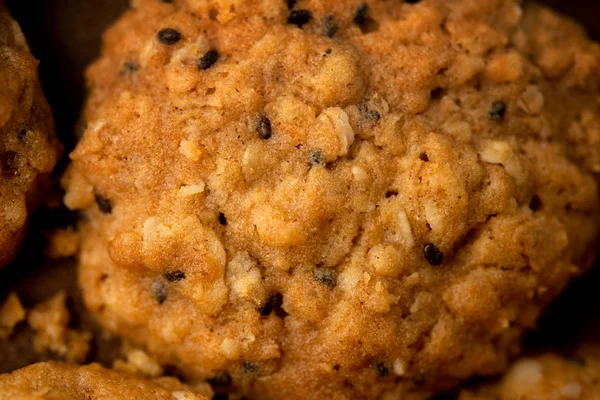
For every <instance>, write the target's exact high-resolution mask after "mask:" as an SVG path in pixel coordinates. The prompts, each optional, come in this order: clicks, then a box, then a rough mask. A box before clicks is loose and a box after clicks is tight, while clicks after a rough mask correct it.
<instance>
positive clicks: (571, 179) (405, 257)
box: [64, 0, 600, 399]
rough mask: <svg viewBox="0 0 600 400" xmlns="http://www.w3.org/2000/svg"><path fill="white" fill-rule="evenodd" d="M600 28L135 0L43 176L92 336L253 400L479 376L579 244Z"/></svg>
mask: <svg viewBox="0 0 600 400" xmlns="http://www.w3.org/2000/svg"><path fill="white" fill-rule="evenodd" d="M599 71H600V47H599V46H598V45H597V44H595V43H593V42H591V41H590V40H589V39H588V38H587V37H586V35H585V33H584V32H583V31H582V29H581V28H580V27H579V26H578V25H576V24H575V23H573V22H571V21H569V20H567V19H565V18H563V17H561V16H559V15H556V14H555V13H553V12H551V11H550V10H548V9H546V8H542V7H539V6H535V5H529V6H527V8H525V9H523V8H522V7H521V4H520V2H518V1H514V0H489V1H480V0H444V1H442V0H422V1H399V0H398V1H379V0H371V1H366V2H362V1H355V0H340V1H335V2H334V1H324V0H299V1H287V2H285V1H282V0H261V1H259V0H244V1H241V0H211V1H196V0H174V1H172V2H164V1H159V0H137V1H134V2H133V6H132V9H131V10H130V11H128V12H127V13H126V14H125V15H124V16H123V17H122V18H121V19H120V20H119V21H118V22H117V23H116V24H115V25H114V26H113V27H112V28H111V29H110V30H109V31H108V32H107V33H106V35H105V41H104V50H103V53H102V56H101V58H100V59H99V60H98V61H97V62H96V63H95V64H93V65H92V66H91V67H90V69H89V70H88V73H87V78H88V85H89V89H90V93H89V99H88V103H87V107H86V110H85V113H84V118H85V121H86V123H87V129H86V131H85V133H84V135H83V138H82V140H81V142H80V143H79V145H78V146H77V148H76V150H75V151H74V152H73V153H72V154H71V158H72V160H73V162H72V165H71V167H70V169H69V171H68V173H67V174H66V176H65V178H64V185H65V188H66V190H67V193H66V196H65V204H66V205H67V206H68V207H69V208H71V209H73V210H81V212H82V213H83V214H84V216H85V217H84V218H83V219H82V223H81V225H80V227H79V232H81V235H82V239H81V250H80V254H79V263H80V266H79V274H80V276H79V280H80V284H81V286H82V288H83V294H84V297H85V301H86V303H87V306H88V307H89V309H90V310H91V311H92V312H93V313H95V314H96V315H97V317H98V319H99V320H100V321H101V322H102V324H103V325H104V326H105V327H106V328H107V329H109V330H110V331H113V332H116V333H118V334H120V335H123V336H125V337H126V338H128V339H130V340H132V341H134V342H136V343H137V344H138V345H143V346H145V347H146V348H147V349H148V350H149V351H150V352H151V353H152V354H153V355H154V356H156V357H157V359H158V361H159V362H160V363H162V364H163V365H169V366H171V367H176V368H178V369H179V371H180V372H181V373H182V374H183V375H185V376H187V377H191V378H196V379H207V380H209V381H212V382H214V383H215V384H216V385H224V386H233V387H235V388H236V389H237V390H239V391H240V392H241V393H242V394H244V395H246V396H250V397H256V398H261V399H279V398H286V399H293V398H311V399H330V398H335V399H350V398H361V399H367V398H391V399H396V398H399V397H401V396H402V395H405V394H406V393H412V392H413V391H415V390H421V389H423V390H433V391H436V390H445V388H447V387H450V386H452V385H453V384H454V383H456V382H459V381H461V380H464V379H467V378H469V377H471V376H474V375H481V374H492V373H498V372H500V371H501V370H503V369H504V368H505V367H506V364H507V360H508V358H509V356H510V355H513V354H514V353H516V352H517V351H518V350H519V344H520V337H521V335H522V333H523V332H524V331H525V330H526V329H528V328H531V327H534V326H535V323H536V320H537V318H538V316H539V315H540V312H541V311H542V309H543V308H544V306H545V305H547V304H548V303H549V302H550V301H551V300H552V299H553V298H554V297H555V296H556V295H557V294H558V293H559V292H560V291H561V289H562V288H563V287H564V286H565V285H566V284H567V283H568V281H569V280H570V279H571V278H572V277H574V276H576V275H578V274H580V273H582V272H584V271H585V270H586V269H587V268H588V267H589V266H590V265H591V261H592V259H593V257H594V252H595V244H596V237H597V233H598V227H599V226H600V225H599V218H598V217H599V205H600V202H599V201H598V200H599V199H598V185H597V174H598V173H599V172H600V117H599V113H598V110H599V105H600V103H599V88H600V73H599Z"/></svg>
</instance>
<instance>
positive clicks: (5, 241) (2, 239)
mask: <svg viewBox="0 0 600 400" xmlns="http://www.w3.org/2000/svg"><path fill="white" fill-rule="evenodd" d="M60 151H61V146H60V144H59V142H58V140H57V139H56V136H55V133H54V123H53V117H52V111H51V109H50V106H49V105H48V103H47V102H46V99H45V97H44V94H43V92H42V88H41V86H40V82H39V79H38V61H37V60H36V59H35V58H34V57H33V56H32V55H31V53H30V52H29V47H28V46H27V42H26V40H25V37H24V36H23V33H22V32H21V29H20V28H19V25H18V24H17V23H16V22H15V21H14V20H13V19H12V18H11V17H10V15H9V14H8V11H7V9H6V7H5V6H4V5H2V4H0V267H3V266H5V265H6V264H7V263H9V262H10V261H11V260H12V259H13V257H14V256H15V254H16V252H17V250H18V248H19V245H20V243H21V241H22V239H23V237H24V235H25V230H26V227H27V223H28V219H29V216H30V214H31V212H32V210H33V209H35V207H36V206H37V205H38V204H39V203H40V201H41V200H42V196H43V194H44V191H45V190H46V189H47V188H48V186H49V184H50V174H51V172H52V170H53V168H54V166H55V164H56V162H57V160H58V157H59V155H60Z"/></svg>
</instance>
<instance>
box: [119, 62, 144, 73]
mask: <svg viewBox="0 0 600 400" xmlns="http://www.w3.org/2000/svg"><path fill="white" fill-rule="evenodd" d="M139 69H140V66H139V65H138V64H136V63H134V62H131V61H130V62H126V63H125V64H124V65H123V68H122V69H121V75H128V74H131V73H132V72H135V71H137V70H139Z"/></svg>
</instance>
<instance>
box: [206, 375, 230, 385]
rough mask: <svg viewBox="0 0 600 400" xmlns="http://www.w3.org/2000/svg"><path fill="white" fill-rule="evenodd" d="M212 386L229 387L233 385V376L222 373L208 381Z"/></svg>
mask: <svg viewBox="0 0 600 400" xmlns="http://www.w3.org/2000/svg"><path fill="white" fill-rule="evenodd" d="M206 381H207V382H208V383H210V384H211V386H229V385H230V384H231V375H229V374H228V373H227V372H223V373H220V374H218V375H215V376H213V377H212V378H208V379H207V380H206Z"/></svg>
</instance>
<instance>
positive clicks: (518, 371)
mask: <svg viewBox="0 0 600 400" xmlns="http://www.w3.org/2000/svg"><path fill="white" fill-rule="evenodd" d="M575 399H577V400H597V399H600V347H598V346H597V345H590V346H582V347H581V348H580V349H579V350H578V351H576V352H575V353H574V354H573V355H571V356H569V357H564V356H561V355H558V354H555V353H544V354H542V355H540V356H537V357H527V358H522V359H519V360H517V361H516V362H515V363H514V364H513V365H512V366H511V367H510V369H509V370H508V371H507V372H506V373H505V374H504V376H503V377H502V378H500V380H499V381H498V382H497V383H487V384H483V385H480V386H479V387H478V388H473V389H465V390H463V391H461V393H460V395H459V397H458V400H575Z"/></svg>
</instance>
